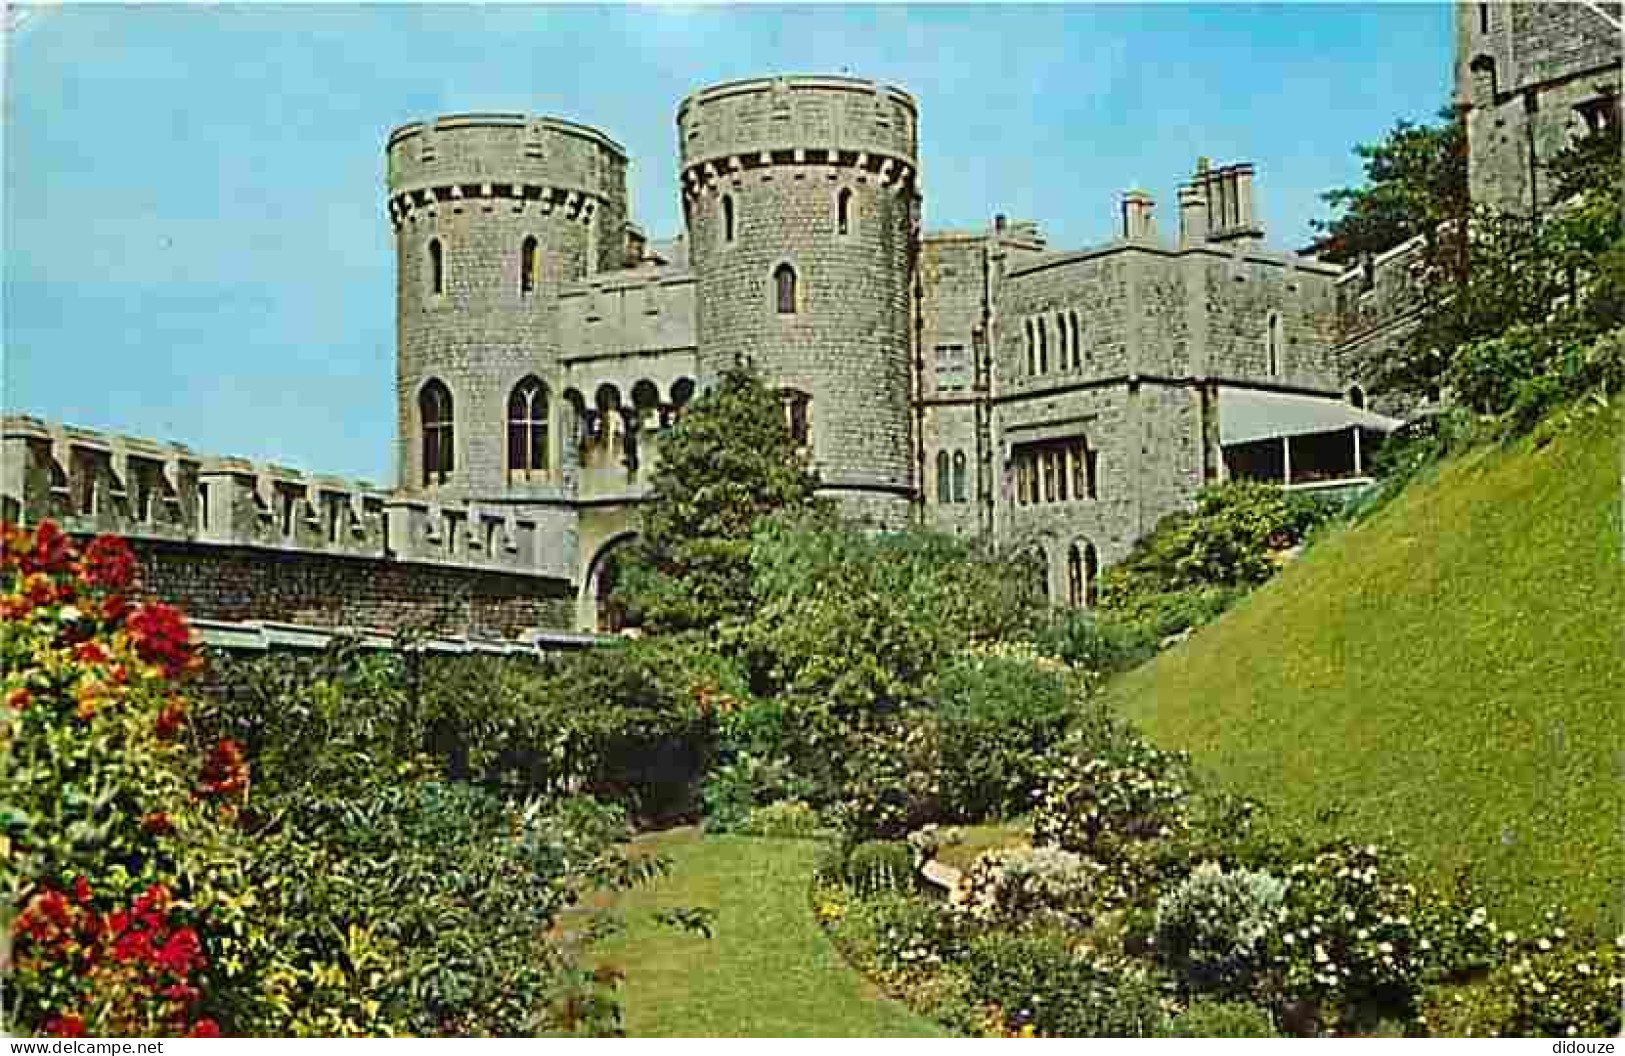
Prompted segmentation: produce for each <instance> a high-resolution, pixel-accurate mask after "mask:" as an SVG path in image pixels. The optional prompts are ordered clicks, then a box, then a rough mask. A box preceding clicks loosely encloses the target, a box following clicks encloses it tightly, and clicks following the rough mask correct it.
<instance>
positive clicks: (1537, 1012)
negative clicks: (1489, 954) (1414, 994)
mask: <svg viewBox="0 0 1625 1056" xmlns="http://www.w3.org/2000/svg"><path fill="white" fill-rule="evenodd" d="M1497 938H1498V944H1499V946H1500V951H1499V956H1498V960H1499V963H1498V965H1497V966H1496V968H1495V969H1494V970H1493V971H1492V972H1490V973H1489V974H1488V975H1486V976H1484V977H1483V978H1481V979H1479V980H1478V981H1477V982H1476V983H1475V984H1474V985H1471V986H1465V987H1461V986H1457V987H1432V988H1429V989H1428V990H1427V991H1426V993H1425V995H1424V1002H1423V1011H1422V1016H1421V1018H1422V1021H1423V1023H1424V1025H1425V1026H1426V1027H1427V1029H1428V1031H1429V1033H1431V1034H1433V1035H1435V1036H1438V1037H1545V1038H1563V1037H1582V1038H1595V1037H1618V1036H1619V1032H1620V988H1621V987H1622V986H1625V978H1622V976H1625V936H1620V937H1616V938H1615V939H1614V940H1613V941H1612V942H1607V941H1604V942H1598V941H1595V940H1594V939H1592V938H1591V937H1590V936H1588V935H1585V934H1576V933H1574V932H1571V931H1570V930H1569V929H1568V928H1566V927H1565V926H1564V924H1563V920H1562V917H1561V916H1560V915H1559V914H1558V913H1556V912H1551V913H1548V914H1547V915H1546V920H1545V921H1544V923H1543V926H1542V927H1540V928H1539V929H1537V930H1536V931H1534V932H1533V933H1530V934H1527V935H1517V934H1516V933H1514V932H1503V933H1501V934H1500V935H1499V936H1498V937H1497Z"/></svg>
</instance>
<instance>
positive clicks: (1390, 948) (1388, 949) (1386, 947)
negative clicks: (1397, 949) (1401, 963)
mask: <svg viewBox="0 0 1625 1056" xmlns="http://www.w3.org/2000/svg"><path fill="white" fill-rule="evenodd" d="M1377 949H1378V950H1379V951H1381V952H1382V953H1393V952H1394V944H1393V943H1391V942H1379V943H1377Z"/></svg>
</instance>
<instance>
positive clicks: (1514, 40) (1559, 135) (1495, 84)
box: [1456, 3, 1621, 213]
mask: <svg viewBox="0 0 1625 1056" xmlns="http://www.w3.org/2000/svg"><path fill="white" fill-rule="evenodd" d="M1615 17H1617V9H1616V15H1615ZM1620 55H1621V46H1620V35H1619V31H1618V30H1615V29H1613V28H1612V27H1610V26H1609V25H1608V23H1607V22H1606V21H1605V20H1604V19H1603V17H1602V16H1601V15H1600V14H1598V13H1597V12H1596V11H1593V10H1591V9H1589V8H1588V7H1587V6H1586V5H1583V4H1578V3H1531V4H1502V3H1482V4H1480V3H1465V4H1457V6H1456V102H1457V104H1458V105H1459V106H1463V107H1465V108H1467V110H1466V121H1467V141H1468V177H1469V183H1470V185H1471V191H1472V197H1473V201H1474V202H1477V203H1479V204H1483V205H1490V206H1493V207H1495V208H1498V209H1502V210H1506V211H1511V212H1521V213H1529V212H1531V211H1532V210H1538V209H1543V208H1545V207H1546V206H1547V205H1549V204H1550V202H1551V190H1550V186H1549V183H1548V180H1547V178H1546V176H1545V174H1544V172H1543V171H1542V170H1543V166H1544V164H1545V162H1546V161H1547V160H1548V159H1550V158H1551V157H1552V156H1553V155H1554V154H1556V153H1557V152H1558V151H1561V150H1562V149H1564V148H1565V147H1567V146H1568V145H1569V144H1570V143H1572V142H1573V141H1574V140H1575V139H1577V138H1579V137H1580V136H1583V135H1585V134H1587V133H1588V132H1589V131H1590V124H1591V122H1593V121H1594V120H1595V114H1594V112H1593V108H1594V107H1596V106H1597V105H1598V104H1600V103H1601V102H1602V100H1603V98H1604V97H1605V96H1607V95H1609V94H1612V95H1613V96H1614V99H1615V101H1614V102H1613V104H1612V105H1613V106H1614V107H1616V108H1617V106H1618V102H1617V100H1618V96H1619V94H1620V89H1621V78H1620ZM1588 112H1592V116H1588ZM1616 113H1617V110H1616Z"/></svg>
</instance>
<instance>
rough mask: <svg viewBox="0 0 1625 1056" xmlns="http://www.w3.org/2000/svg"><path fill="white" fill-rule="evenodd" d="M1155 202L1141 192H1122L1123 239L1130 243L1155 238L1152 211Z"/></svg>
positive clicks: (1155, 231) (1155, 228)
mask: <svg viewBox="0 0 1625 1056" xmlns="http://www.w3.org/2000/svg"><path fill="white" fill-rule="evenodd" d="M1156 205H1157V203H1156V200H1155V199H1153V198H1152V197H1151V195H1149V194H1147V193H1146V192H1145V191H1142V190H1138V189H1136V190H1132V191H1125V192H1123V237H1124V238H1126V239H1128V240H1129V241H1131V242H1138V241H1142V240H1151V239H1155V238H1156V237H1157V224H1156V218H1155V217H1154V216H1153V215H1152V210H1153V209H1155V208H1156Z"/></svg>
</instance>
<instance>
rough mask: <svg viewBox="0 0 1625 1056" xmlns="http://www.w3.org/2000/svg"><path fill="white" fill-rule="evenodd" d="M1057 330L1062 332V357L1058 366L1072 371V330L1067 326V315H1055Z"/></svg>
mask: <svg viewBox="0 0 1625 1056" xmlns="http://www.w3.org/2000/svg"><path fill="white" fill-rule="evenodd" d="M1055 328H1056V329H1057V330H1059V331H1060V332H1061V357H1060V362H1059V364H1057V365H1058V366H1059V367H1060V369H1062V370H1071V369H1072V328H1071V326H1069V325H1068V324H1067V321H1066V313H1065V312H1057V313H1056V314H1055Z"/></svg>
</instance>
